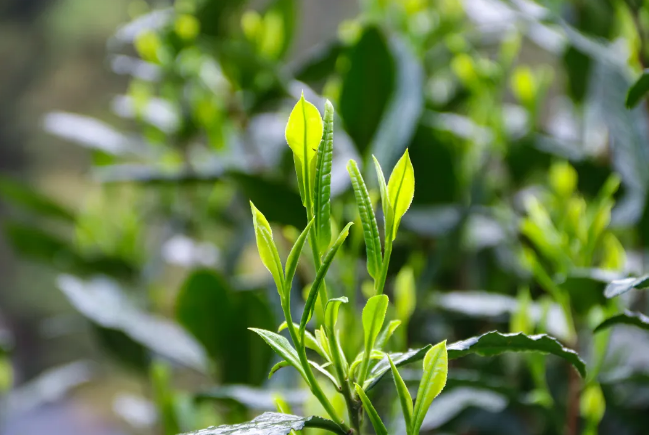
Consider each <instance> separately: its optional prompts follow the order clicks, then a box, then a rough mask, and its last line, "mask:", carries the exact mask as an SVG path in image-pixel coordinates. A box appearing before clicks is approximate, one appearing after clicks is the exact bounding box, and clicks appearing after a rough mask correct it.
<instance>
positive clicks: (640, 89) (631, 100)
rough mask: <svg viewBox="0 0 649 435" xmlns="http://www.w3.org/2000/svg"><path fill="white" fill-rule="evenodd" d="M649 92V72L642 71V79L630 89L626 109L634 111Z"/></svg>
mask: <svg viewBox="0 0 649 435" xmlns="http://www.w3.org/2000/svg"><path fill="white" fill-rule="evenodd" d="M647 92H649V70H644V71H642V74H641V75H640V78H638V80H636V82H635V83H634V84H633V86H631V88H629V92H628V93H627V94H626V107H627V109H633V108H634V107H635V106H637V105H638V103H639V102H640V100H642V98H643V97H644V96H645V95H646V94H647Z"/></svg>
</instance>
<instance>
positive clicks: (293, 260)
mask: <svg viewBox="0 0 649 435" xmlns="http://www.w3.org/2000/svg"><path fill="white" fill-rule="evenodd" d="M313 222H314V220H313V219H311V221H310V222H309V223H308V225H307V226H306V228H305V229H304V231H302V233H301V234H300V236H299V237H298V238H297V240H296V241H295V244H294V245H293V248H292V249H291V252H290V253H289V254H288V258H287V259H286V276H285V284H286V288H285V289H284V295H285V296H288V295H290V293H291V285H292V283H293V277H294V276H295V271H296V270H297V264H298V262H299V260H300V254H302V249H303V248H304V243H305V242H306V239H307V236H308V235H309V231H310V230H311V227H312V226H313Z"/></svg>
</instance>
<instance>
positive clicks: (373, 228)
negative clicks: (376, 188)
mask: <svg viewBox="0 0 649 435" xmlns="http://www.w3.org/2000/svg"><path fill="white" fill-rule="evenodd" d="M347 171H348V172H349V177H350V178H351V180H352V187H353V188H354V196H355V197H356V205H357V206H358V214H359V215H360V217H361V222H362V224H363V236H364V237H365V249H366V250H367V273H369V274H370V276H371V277H372V278H377V277H378V275H379V273H380V271H381V265H382V263H383V258H382V254H381V239H380V238H379V228H378V226H377V225H376V216H375V215H374V208H373V207H372V201H371V200H370V194H369V193H368V192H367V186H365V181H364V180H363V176H362V175H361V173H360V171H359V170H358V166H357V165H356V162H355V161H353V160H350V161H349V163H348V164H347Z"/></svg>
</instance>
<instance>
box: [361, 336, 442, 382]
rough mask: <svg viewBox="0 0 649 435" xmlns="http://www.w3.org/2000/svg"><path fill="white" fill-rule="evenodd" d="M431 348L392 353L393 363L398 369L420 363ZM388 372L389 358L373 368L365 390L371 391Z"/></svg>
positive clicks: (429, 346) (425, 347)
mask: <svg viewBox="0 0 649 435" xmlns="http://www.w3.org/2000/svg"><path fill="white" fill-rule="evenodd" d="M431 347H432V346H431V345H430V344H429V345H428V346H424V347H422V348H421V349H411V350H409V351H408V352H404V353H391V354H390V358H392V362H393V363H394V365H395V366H396V367H400V366H402V365H404V364H408V363H411V362H415V361H419V360H420V359H422V358H423V357H424V355H426V352H428V350H429V349H430V348H431ZM388 371H390V362H389V361H388V359H387V358H383V359H382V360H381V361H379V362H378V363H377V364H376V365H375V366H374V367H372V370H370V374H369V376H368V377H367V380H366V381H365V383H364V384H363V389H364V390H365V391H369V390H370V389H371V388H373V387H374V386H375V385H376V384H377V383H378V382H379V381H380V380H381V378H382V377H383V376H385V374H386V373H387V372H388Z"/></svg>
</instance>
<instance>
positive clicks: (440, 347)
mask: <svg viewBox="0 0 649 435" xmlns="http://www.w3.org/2000/svg"><path fill="white" fill-rule="evenodd" d="M447 375H448V354H447V352H446V341H442V342H441V343H438V344H436V345H435V346H433V347H432V348H430V350H429V351H428V353H426V356H425V357H424V374H423V376H422V378H421V381H420V383H419V390H418V391H417V402H416V404H415V409H414V411H413V416H412V426H410V432H409V433H410V434H418V433H419V429H420V428H421V424H422V423H423V422H424V417H425V416H426V413H427V412H428V408H430V405H431V403H433V400H434V399H435V397H437V395H438V394H439V393H440V392H441V391H442V390H443V389H444V386H445V385H446V378H447Z"/></svg>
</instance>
